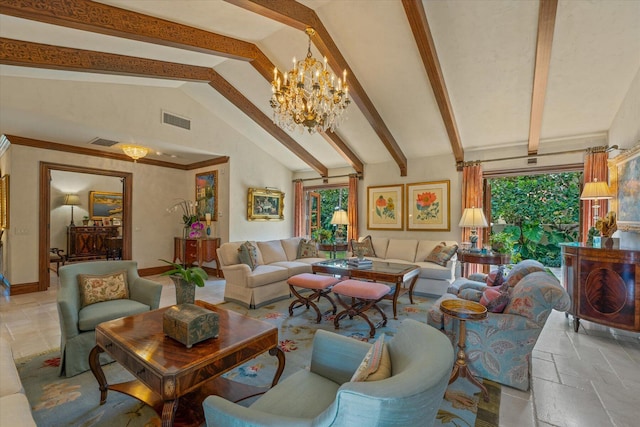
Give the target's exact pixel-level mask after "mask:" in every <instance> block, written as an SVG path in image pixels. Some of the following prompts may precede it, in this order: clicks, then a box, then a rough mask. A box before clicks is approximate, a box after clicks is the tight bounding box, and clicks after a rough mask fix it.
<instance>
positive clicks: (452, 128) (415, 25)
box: [402, 0, 464, 163]
mask: <svg viewBox="0 0 640 427" xmlns="http://www.w3.org/2000/svg"><path fill="white" fill-rule="evenodd" d="M402 5H403V6H404V11H405V13H406V15H407V19H408V20H409V26H410V27H411V31H412V32H413V37H414V39H415V40H416V45H417V46H418V51H419V52H420V57H421V58H422V63H423V64H424V68H425V70H426V71H427V76H428V77H429V82H430V83H431V88H432V89H433V94H434V96H435V98H436V102H437V103H438V108H439V109H440V115H441V116H442V120H443V122H444V126H445V128H446V129H447V134H448V135H449V142H450V144H451V149H452V150H453V156H454V157H455V160H456V163H458V162H463V161H464V149H463V148H462V142H461V141H460V133H459V132H458V125H457V123H456V117H455V115H454V113H453V107H452V106H451V100H450V99H449V92H448V91H447V85H446V83H445V81H444V75H443V74H442V68H441V67H440V60H439V59H438V52H437V51H436V46H435V43H434V42H433V37H432V35H431V29H430V28H429V22H428V21H427V14H426V12H425V10H424V6H423V4H422V1H416V0H402Z"/></svg>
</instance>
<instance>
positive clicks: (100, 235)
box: [67, 225, 119, 261]
mask: <svg viewBox="0 0 640 427" xmlns="http://www.w3.org/2000/svg"><path fill="white" fill-rule="evenodd" d="M118 228H119V226H117V225H112V226H99V227H80V226H74V227H67V259H68V260H70V261H72V260H74V259H82V258H103V257H106V256H107V252H108V250H109V248H108V247H107V239H109V238H110V237H118Z"/></svg>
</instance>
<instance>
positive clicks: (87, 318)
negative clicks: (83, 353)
mask: <svg viewBox="0 0 640 427" xmlns="http://www.w3.org/2000/svg"><path fill="white" fill-rule="evenodd" d="M149 310H151V307H149V306H148V305H146V304H142V303H140V302H138V301H134V300H131V299H122V300H113V301H104V302H99V303H96V304H91V305H88V306H86V307H84V308H82V309H80V312H78V329H80V330H81V331H93V330H94V329H95V328H96V326H98V324H99V323H102V322H106V321H108V320H113V319H118V318H120V317H125V316H132V315H134V314H139V313H144V312H146V311H149Z"/></svg>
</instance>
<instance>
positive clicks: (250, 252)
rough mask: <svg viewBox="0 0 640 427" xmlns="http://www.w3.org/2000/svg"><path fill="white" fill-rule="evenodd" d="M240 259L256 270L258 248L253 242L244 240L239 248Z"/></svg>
mask: <svg viewBox="0 0 640 427" xmlns="http://www.w3.org/2000/svg"><path fill="white" fill-rule="evenodd" d="M238 259H239V260H240V263H242V264H246V265H248V266H249V268H250V269H251V270H255V269H256V267H257V266H258V265H259V264H258V248H256V247H255V246H254V245H253V244H252V243H251V242H248V241H247V242H244V243H243V244H241V245H240V247H239V248H238Z"/></svg>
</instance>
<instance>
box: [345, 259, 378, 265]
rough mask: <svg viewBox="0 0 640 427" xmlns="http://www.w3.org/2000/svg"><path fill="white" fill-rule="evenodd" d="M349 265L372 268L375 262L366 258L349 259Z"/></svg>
mask: <svg viewBox="0 0 640 427" xmlns="http://www.w3.org/2000/svg"><path fill="white" fill-rule="evenodd" d="M347 263H348V264H349V265H350V266H352V267H372V266H373V261H371V260H370V259H366V258H349V259H348V260H347Z"/></svg>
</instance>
